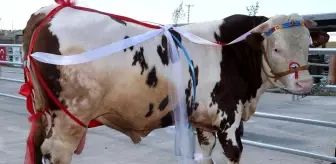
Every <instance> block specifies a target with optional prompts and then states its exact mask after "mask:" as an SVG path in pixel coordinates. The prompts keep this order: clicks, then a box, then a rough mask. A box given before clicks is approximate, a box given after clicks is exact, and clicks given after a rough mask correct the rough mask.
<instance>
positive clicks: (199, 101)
mask: <svg viewBox="0 0 336 164" xmlns="http://www.w3.org/2000/svg"><path fill="white" fill-rule="evenodd" d="M55 7H56V5H51V6H46V7H43V8H41V9H39V10H38V11H37V12H35V13H34V14H32V15H31V17H30V19H29V20H28V22H27V25H26V27H25V29H24V40H23V47H24V52H25V54H27V52H28V47H29V45H30V41H31V37H32V34H33V32H34V30H35V29H36V27H37V26H38V25H39V24H40V23H41V21H42V20H43V19H44V18H45V17H46V15H47V14H48V13H49V12H50V11H51V10H52V9H53V8H55ZM291 20H299V21H302V22H304V24H305V25H306V26H311V25H315V23H314V22H312V21H310V20H303V19H302V18H301V17H300V16H299V15H297V14H291V15H278V16H274V17H271V18H267V17H264V16H246V15H232V16H229V17H227V18H225V19H223V20H216V21H209V22H202V23H194V24H190V25H185V26H182V27H180V28H183V29H184V30H186V31H189V32H191V33H193V34H195V35H198V36H200V37H202V38H204V39H207V40H209V41H213V42H222V43H228V42H230V41H232V40H234V39H236V38H237V37H239V36H241V35H242V34H244V33H245V32H247V31H249V30H251V29H253V30H252V32H253V34H251V35H249V36H247V38H246V39H245V40H244V41H241V42H238V43H236V44H233V45H229V46H223V47H214V46H205V45H204V46H203V45H199V44H195V43H192V42H191V41H189V40H188V39H185V38H184V37H181V36H180V35H179V34H178V33H176V32H174V35H175V36H176V37H178V38H179V39H180V40H181V42H182V44H183V45H184V47H186V49H187V50H188V52H189V53H190V57H191V59H192V61H193V65H194V67H195V72H196V75H197V97H196V107H195V109H194V111H192V110H191V96H192V88H191V87H192V86H191V75H190V73H189V68H188V63H187V62H186V61H185V62H184V64H183V66H184V69H183V73H184V79H183V81H184V87H185V94H186V97H187V99H186V102H185V103H186V105H187V107H188V111H189V116H190V123H192V125H194V126H195V127H197V136H198V141H199V144H200V147H201V149H202V153H203V156H207V157H209V156H211V153H212V150H213V148H214V146H215V143H216V137H218V140H219V142H220V144H221V146H222V148H223V150H224V155H225V157H226V161H227V163H230V164H233V163H237V164H238V163H239V161H240V158H241V153H242V150H243V145H242V143H241V138H240V134H239V130H238V127H239V123H240V121H241V120H245V121H247V120H248V119H249V118H250V116H251V115H253V113H254V112H255V110H256V105H257V102H258V100H259V98H260V96H261V95H262V93H264V92H265V90H266V89H267V88H268V86H269V84H270V81H272V80H274V78H276V79H278V80H279V81H280V82H281V83H282V84H283V85H284V87H286V89H287V90H289V91H291V92H293V93H307V92H309V91H310V90H311V87H312V85H313V79H312V77H311V76H310V74H309V72H308V71H307V70H306V69H305V68H306V67H304V66H305V65H307V62H308V61H307V60H308V48H309V37H310V34H309V30H308V29H307V27H305V26H298V27H291V28H285V29H278V30H275V31H274V32H273V33H272V34H271V35H269V36H267V37H264V36H263V35H262V34H263V32H265V31H267V30H269V29H271V28H272V27H274V26H277V25H279V24H282V23H284V22H288V21H291ZM150 30H152V29H150V28H147V27H144V26H141V25H138V24H134V23H129V22H126V21H123V20H118V19H116V18H113V17H110V16H106V15H103V14H99V13H95V12H87V11H81V10H77V9H73V8H70V7H66V8H64V9H62V10H61V11H59V12H58V13H57V14H56V15H55V16H54V17H53V18H52V19H51V20H50V21H49V22H47V24H45V25H44V26H42V28H41V30H40V31H39V33H38V34H37V38H36V42H35V45H34V48H33V52H48V53H52V54H58V55H72V54H77V53H82V52H85V51H89V50H91V49H95V48H98V47H101V46H104V45H107V44H110V43H113V42H116V41H119V40H122V39H124V38H127V37H132V36H135V35H139V34H142V33H145V32H147V31H150ZM313 39H314V38H313ZM317 41H318V40H317ZM320 44H323V43H322V42H321V43H320ZM179 51H180V53H181V54H182V51H181V49H179ZM263 52H265V53H263ZM182 60H183V58H182ZM35 62H36V64H37V68H38V70H34V69H31V67H30V69H31V73H32V79H33V84H34V95H35V96H34V109H35V111H42V110H43V109H44V108H45V107H48V108H49V109H50V111H51V114H50V116H49V115H46V116H44V117H41V118H40V119H39V122H38V123H39V126H38V127H39V128H38V131H37V133H39V135H37V136H38V138H37V140H38V141H39V142H36V143H37V145H35V148H36V151H37V154H36V158H37V160H36V162H37V163H40V162H41V160H42V157H44V158H46V159H48V161H49V162H50V163H53V164H69V163H70V162H71V159H72V155H73V153H74V151H75V150H76V149H77V148H78V146H79V145H80V146H83V145H81V144H80V141H81V139H82V137H83V135H86V131H87V129H86V128H83V127H82V126H80V125H79V124H77V123H76V122H75V121H74V120H73V119H71V118H70V117H69V116H68V115H67V114H65V113H64V112H63V111H62V110H60V109H59V107H58V106H57V105H56V104H55V103H54V102H53V101H52V100H51V99H50V98H49V97H48V96H47V94H46V93H45V91H44V89H43V87H41V85H40V83H38V81H37V79H36V76H35V75H36V71H39V72H40V73H41V75H42V77H43V78H44V80H45V82H46V83H47V85H48V87H49V88H50V89H51V91H52V92H53V94H54V95H56V97H57V98H58V100H59V101H60V102H62V103H63V104H64V105H65V106H66V108H67V109H68V110H69V111H70V112H71V113H72V115H74V116H75V117H76V118H78V119H79V120H81V121H82V122H83V123H85V124H86V125H87V124H89V122H90V121H91V120H93V119H96V120H98V121H99V122H101V123H103V124H104V125H106V126H108V127H110V128H112V129H115V130H118V131H120V132H122V133H124V134H125V135H127V136H129V137H130V138H131V139H132V141H133V142H134V143H139V142H140V141H141V137H144V136H146V135H148V134H149V133H150V132H151V131H153V130H154V129H158V128H164V127H167V126H170V125H173V124H174V120H173V115H172V114H173V110H172V106H171V101H170V100H169V98H168V94H169V92H168V86H170V85H171V79H169V77H170V76H169V75H170V72H169V71H170V69H169V67H170V65H171V62H170V60H169V57H168V52H167V38H166V37H165V36H162V35H161V36H159V37H155V38H154V39H151V40H148V41H146V42H143V43H141V44H138V45H135V46H132V47H130V48H127V49H125V50H124V51H120V52H118V53H116V54H113V55H110V56H107V57H104V58H101V59H98V60H95V61H92V62H88V63H84V64H77V65H69V66H56V65H51V64H46V63H41V62H38V61H35ZM291 62H296V64H298V65H299V66H301V67H297V68H298V69H297V70H296V71H297V73H295V72H294V71H291V72H287V71H288V70H294V69H295V68H291V67H292V66H293V65H291ZM298 65H294V66H298ZM265 72H266V73H265ZM272 73H273V74H272ZM293 74H297V75H296V76H297V78H293V76H294V75H293ZM271 75H275V77H273V78H272V76H271ZM191 111H192V112H191ZM202 163H205V164H211V163H213V162H212V160H211V159H205V160H203V161H202Z"/></svg>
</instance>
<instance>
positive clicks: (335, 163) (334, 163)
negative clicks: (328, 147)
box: [331, 148, 336, 164]
mask: <svg viewBox="0 0 336 164" xmlns="http://www.w3.org/2000/svg"><path fill="white" fill-rule="evenodd" d="M334 155H335V157H336V148H335V154H334ZM331 164H336V162H333V163H331Z"/></svg>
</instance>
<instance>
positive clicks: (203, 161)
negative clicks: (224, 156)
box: [195, 154, 216, 164]
mask: <svg viewBox="0 0 336 164" xmlns="http://www.w3.org/2000/svg"><path fill="white" fill-rule="evenodd" d="M195 161H196V162H197V164H216V163H215V162H214V161H213V160H212V158H211V157H203V155H202V154H195Z"/></svg>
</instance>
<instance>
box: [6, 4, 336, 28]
mask: <svg viewBox="0 0 336 164" xmlns="http://www.w3.org/2000/svg"><path fill="white" fill-rule="evenodd" d="M256 1H257V0H230V1H227V0H184V3H185V4H192V5H194V6H193V7H191V11H190V22H200V21H209V20H215V19H222V18H224V17H227V16H229V15H232V14H247V10H246V6H249V5H252V4H255V2H256ZM180 2H181V0H77V4H78V5H79V6H85V7H90V8H94V9H98V10H102V11H105V12H110V13H114V14H119V15H123V16H127V17H131V18H134V19H137V20H140V21H151V22H157V23H161V24H169V23H172V19H171V15H172V12H173V10H174V9H175V8H176V7H177V6H178V5H179V3H180ZM302 2H304V3H302ZM53 3H54V0H1V3H0V6H1V8H0V18H1V20H0V29H12V27H13V29H22V28H24V26H25V24H26V22H27V20H28V19H29V17H30V15H31V14H32V13H34V12H35V11H36V10H38V9H39V8H40V7H42V6H45V5H49V4H53ZM259 6H260V8H259V12H258V14H257V15H264V16H272V15H276V14H290V13H299V14H302V15H304V14H317V13H330V12H335V6H336V0H275V1H274V0H259ZM184 9H185V11H186V10H187V8H186V7H185V8H184ZM180 23H186V19H185V20H182V21H181V22H180Z"/></svg>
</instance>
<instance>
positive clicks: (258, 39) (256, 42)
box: [245, 33, 264, 50]
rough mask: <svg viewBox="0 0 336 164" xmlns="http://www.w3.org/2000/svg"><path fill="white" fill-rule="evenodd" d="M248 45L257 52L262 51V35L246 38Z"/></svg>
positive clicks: (251, 35)
mask: <svg viewBox="0 0 336 164" xmlns="http://www.w3.org/2000/svg"><path fill="white" fill-rule="evenodd" d="M245 40H246V42H247V44H249V45H250V46H251V47H252V48H253V49H255V50H261V46H262V43H263V41H264V37H263V36H262V34H261V33H251V34H250V35H248V36H246V38H245Z"/></svg>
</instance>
